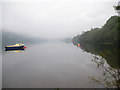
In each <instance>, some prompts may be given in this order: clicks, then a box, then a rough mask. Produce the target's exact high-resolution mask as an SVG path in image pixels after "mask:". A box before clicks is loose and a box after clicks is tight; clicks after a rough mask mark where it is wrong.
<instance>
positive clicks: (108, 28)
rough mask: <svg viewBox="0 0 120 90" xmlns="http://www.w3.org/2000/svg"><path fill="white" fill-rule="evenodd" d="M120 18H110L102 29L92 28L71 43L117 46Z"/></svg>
mask: <svg viewBox="0 0 120 90" xmlns="http://www.w3.org/2000/svg"><path fill="white" fill-rule="evenodd" d="M119 30H120V17H119V16H112V17H111V18H110V19H109V20H108V21H107V22H106V24H105V25H104V26H103V27H102V28H93V29H91V30H90V31H86V32H84V33H82V34H81V35H77V36H75V37H74V38H73V40H72V41H73V43H74V44H75V45H76V44H78V43H81V44H82V43H93V44H112V45H117V44H118V42H119V41H120V39H119V37H118V35H120V31H119Z"/></svg>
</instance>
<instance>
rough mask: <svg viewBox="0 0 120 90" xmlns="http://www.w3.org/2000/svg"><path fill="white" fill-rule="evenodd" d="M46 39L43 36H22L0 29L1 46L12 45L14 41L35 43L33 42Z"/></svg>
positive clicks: (40, 41) (41, 41)
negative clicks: (0, 30)
mask: <svg viewBox="0 0 120 90" xmlns="http://www.w3.org/2000/svg"><path fill="white" fill-rule="evenodd" d="M46 41H47V40H46V39H44V38H36V37H32V36H28V35H26V36H24V35H21V34H17V33H14V32H9V31H5V30H3V31H2V46H3V47H4V46H7V45H12V44H16V43H24V44H35V43H43V42H46Z"/></svg>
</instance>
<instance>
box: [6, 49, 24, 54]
mask: <svg viewBox="0 0 120 90" xmlns="http://www.w3.org/2000/svg"><path fill="white" fill-rule="evenodd" d="M6 52H16V53H21V52H25V49H24V50H6Z"/></svg>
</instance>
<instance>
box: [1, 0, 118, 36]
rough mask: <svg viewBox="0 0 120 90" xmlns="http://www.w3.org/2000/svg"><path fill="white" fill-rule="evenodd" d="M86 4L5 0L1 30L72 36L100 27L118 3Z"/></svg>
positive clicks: (65, 0) (77, 0) (60, 0)
mask: <svg viewBox="0 0 120 90" xmlns="http://www.w3.org/2000/svg"><path fill="white" fill-rule="evenodd" d="M25 1H26V0H25ZM85 1H86V2H83V1H81V0H49V1H48V0H39V2H33V1H32V2H28V1H26V2H7V1H6V2H4V3H2V10H3V29H4V30H9V31H12V32H17V33H21V34H25V35H32V36H37V37H44V38H63V37H73V36H74V35H76V34H79V33H81V32H82V31H87V30H90V29H91V28H95V27H100V26H103V25H104V24H105V22H106V21H107V20H108V19H109V18H110V17H111V16H113V15H117V13H116V12H115V11H114V9H113V6H114V5H117V0H116V1H115V0H114V2H112V1H111V2H108V0H106V1H107V2H103V1H100V0H98V1H99V2H95V1H94V0H93V1H91V2H87V0H85ZM104 1H105V0H104Z"/></svg>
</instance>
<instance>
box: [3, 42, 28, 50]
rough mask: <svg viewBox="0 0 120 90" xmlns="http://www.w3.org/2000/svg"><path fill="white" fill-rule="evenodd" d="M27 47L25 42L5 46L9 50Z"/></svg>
mask: <svg viewBox="0 0 120 90" xmlns="http://www.w3.org/2000/svg"><path fill="white" fill-rule="evenodd" d="M24 49H26V46H25V44H21V43H20V44H19V43H17V44H15V45H10V46H5V51H8V50H24Z"/></svg>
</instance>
